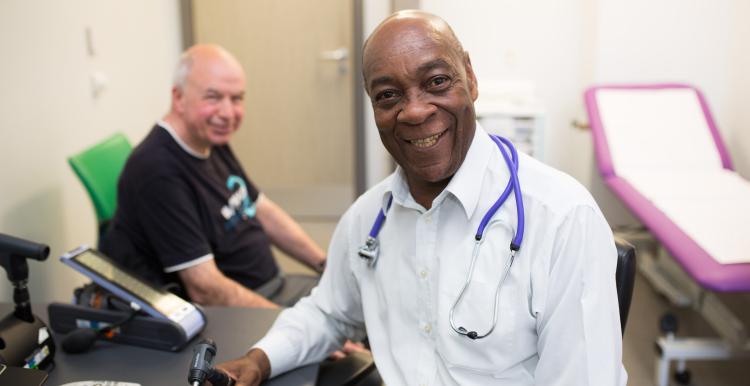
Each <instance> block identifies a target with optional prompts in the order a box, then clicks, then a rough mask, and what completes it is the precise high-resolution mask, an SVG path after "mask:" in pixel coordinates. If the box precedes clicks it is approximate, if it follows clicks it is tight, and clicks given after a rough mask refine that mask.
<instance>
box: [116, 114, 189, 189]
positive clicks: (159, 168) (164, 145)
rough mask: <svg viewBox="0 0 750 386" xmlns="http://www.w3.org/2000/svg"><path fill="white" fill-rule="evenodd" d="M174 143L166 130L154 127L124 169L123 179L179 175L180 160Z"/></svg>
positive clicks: (134, 151)
mask: <svg viewBox="0 0 750 386" xmlns="http://www.w3.org/2000/svg"><path fill="white" fill-rule="evenodd" d="M170 141H172V142H174V141H173V140H172V139H171V138H170V137H169V133H167V132H166V131H165V130H164V129H162V128H161V127H159V126H154V127H153V128H152V129H151V131H150V132H149V133H148V135H146V137H145V138H144V139H143V141H141V143H139V144H138V146H136V147H135V148H134V149H133V152H132V153H131V154H130V156H129V157H128V160H127V162H126V164H125V168H124V169H123V173H122V176H121V179H124V180H126V181H130V180H133V179H136V180H143V179H149V178H159V177H167V176H170V175H177V174H178V171H179V170H180V164H181V162H180V160H179V157H178V154H176V152H175V149H174V145H175V144H173V143H170Z"/></svg>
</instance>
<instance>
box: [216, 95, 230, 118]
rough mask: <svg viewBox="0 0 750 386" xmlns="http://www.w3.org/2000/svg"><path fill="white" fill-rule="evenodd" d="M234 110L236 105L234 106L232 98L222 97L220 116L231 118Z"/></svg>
mask: <svg viewBox="0 0 750 386" xmlns="http://www.w3.org/2000/svg"><path fill="white" fill-rule="evenodd" d="M233 112H234V106H232V100H231V99H230V98H222V99H221V102H220V103H219V116H221V117H222V118H231V117H232V115H233Z"/></svg>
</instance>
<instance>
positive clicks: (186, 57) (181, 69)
mask: <svg viewBox="0 0 750 386" xmlns="http://www.w3.org/2000/svg"><path fill="white" fill-rule="evenodd" d="M217 61H218V62H222V63H224V64H226V65H228V66H231V67H233V68H235V69H237V70H239V71H240V72H243V71H242V66H241V65H240V63H239V61H237V58H235V57H234V55H232V54H231V53H230V52H229V51H227V50H225V49H224V48H223V47H221V46H217V45H215V44H196V45H194V46H192V47H190V48H188V49H187V50H185V52H183V53H182V55H181V56H180V61H179V62H178V63H177V69H176V70H175V74H174V79H173V82H172V85H173V86H174V87H176V88H178V89H183V88H184V87H185V84H186V82H187V80H188V77H189V76H190V73H191V71H192V69H193V67H194V65H195V64H196V63H197V64H198V65H199V66H201V65H205V64H207V63H211V62H217ZM243 73H244V72H243Z"/></svg>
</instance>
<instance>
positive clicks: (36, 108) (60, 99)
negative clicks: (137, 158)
mask: <svg viewBox="0 0 750 386" xmlns="http://www.w3.org/2000/svg"><path fill="white" fill-rule="evenodd" d="M178 11H179V9H178V2H177V1H176V0H173V1H150V0H137V1H136V0H132V1H127V2H122V1H115V0H108V1H97V0H66V1H43V0H5V1H2V3H0V47H2V53H3V54H2V60H0V84H2V89H0V165H2V166H0V232H2V233H7V234H11V235H15V236H18V237H23V238H28V239H31V240H34V241H38V242H43V243H46V244H49V245H50V247H51V250H52V252H51V254H50V257H49V259H48V260H47V261H45V262H43V263H39V262H36V261H33V262H31V263H30V270H31V274H30V276H31V282H30V291H31V297H32V301H36V302H40V301H50V300H60V301H68V300H69V299H70V297H71V294H72V289H73V288H74V287H75V286H76V285H78V284H80V283H81V282H83V277H82V276H81V275H79V274H77V273H75V272H74V271H73V270H71V269H70V268H67V267H65V266H63V265H62V263H60V262H59V261H58V259H57V257H58V256H59V255H60V254H61V253H62V252H64V251H66V250H69V249H72V248H73V247H76V246H78V245H79V244H83V243H88V244H90V245H94V244H95V243H96V232H97V231H96V224H95V223H96V221H95V214H94V211H93V206H92V204H91V203H90V201H89V199H88V195H87V193H86V192H85V190H84V189H83V187H82V185H81V183H80V182H79V181H78V180H77V178H76V177H75V175H74V174H73V173H72V171H71V170H70V168H69V167H68V165H67V163H66V158H67V157H68V156H70V155H72V154H74V153H76V152H78V151H80V150H82V149H84V148H86V147H88V146H90V145H92V144H94V143H96V142H98V141H100V140H101V139H103V138H105V137H107V136H109V135H111V134H112V133H114V132H115V131H122V132H124V133H125V134H126V135H127V136H128V138H129V139H130V140H131V142H132V143H137V142H138V141H140V140H141V138H142V137H143V136H144V135H145V134H146V132H147V130H148V129H149V128H150V125H151V124H152V123H153V122H154V120H155V119H156V118H158V117H160V116H161V115H162V114H163V113H164V112H166V110H167V108H168V106H169V98H170V96H169V89H170V85H171V74H172V70H173V67H174V65H175V63H176V62H177V58H178V55H179V52H180V51H181V47H182V42H181V35H180V17H179V16H180V15H179V12H178ZM87 27H88V28H89V29H90V30H91V37H92V39H91V40H92V42H93V48H94V55H93V56H92V55H89V54H88V53H87V44H86V39H85V30H86V28H87ZM97 71H99V72H101V73H102V74H104V75H105V76H106V77H107V78H108V85H107V88H106V89H105V90H104V91H103V92H102V93H101V94H100V95H99V97H93V96H92V91H91V74H92V73H94V72H97ZM4 276H5V275H4V273H3V277H4ZM11 299H12V297H11V291H10V285H9V284H8V283H7V281H6V280H4V279H0V302H9V301H11Z"/></svg>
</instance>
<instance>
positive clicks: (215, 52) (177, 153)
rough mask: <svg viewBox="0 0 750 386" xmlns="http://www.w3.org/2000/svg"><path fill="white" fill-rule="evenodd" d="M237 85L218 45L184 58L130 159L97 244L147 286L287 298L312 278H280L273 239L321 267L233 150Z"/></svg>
mask: <svg viewBox="0 0 750 386" xmlns="http://www.w3.org/2000/svg"><path fill="white" fill-rule="evenodd" d="M244 92H245V75H244V71H243V70H242V67H241V65H240V64H239V62H237V60H236V59H235V58H234V57H233V56H232V55H231V54H230V53H228V52H227V51H225V50H224V49H222V48H220V47H217V46H211V45H198V46H194V47H192V48H190V49H189V50H187V51H186V52H185V53H184V54H183V55H182V58H181V60H180V63H179V65H178V67H177V72H176V74H175V81H174V86H173V88H172V105H171V109H170V111H169V113H168V114H167V115H166V116H165V117H164V119H163V120H161V121H159V122H158V123H157V124H156V126H154V128H153V129H152V130H151V132H150V133H149V134H148V135H147V136H146V138H145V139H144V140H143V142H141V143H140V144H139V145H138V146H137V147H136V148H135V149H134V150H133V153H132V154H131V156H130V158H129V159H128V161H127V164H126V165H125V168H124V169H123V172H122V175H121V176H120V181H119V185H118V203H117V212H116V214H115V216H114V218H113V220H112V224H111V226H110V229H109V231H108V232H107V234H106V235H105V237H104V239H103V240H102V243H101V249H102V251H103V252H104V253H106V254H107V255H109V256H110V257H112V258H113V259H115V260H116V261H118V262H119V263H121V264H123V265H124V266H125V267H127V268H129V269H130V270H131V271H133V272H134V273H137V274H139V275H141V276H142V277H143V278H145V279H147V280H149V281H151V282H153V283H156V284H160V285H164V284H167V283H172V282H173V283H178V284H179V285H180V286H181V287H182V290H183V291H184V294H185V295H186V296H187V297H189V298H190V299H191V300H193V301H195V302H196V303H199V304H204V305H227V306H251V307H276V305H277V304H281V305H291V304H293V303H294V302H295V301H296V300H297V299H298V298H299V297H301V296H304V295H306V294H307V292H309V290H310V289H311V288H312V287H313V286H314V285H315V284H316V283H317V277H312V276H307V277H299V276H297V277H295V278H294V279H292V278H289V277H287V278H282V277H281V276H280V275H279V268H278V266H277V265H276V262H275V260H274V258H273V256H272V253H271V249H270V245H271V244H272V243H273V244H274V245H276V246H278V247H279V248H280V249H281V250H282V251H284V252H286V253H287V254H289V255H290V256H292V257H294V258H296V259H297V260H299V261H300V262H302V263H304V264H306V265H308V266H310V267H312V268H313V269H316V270H318V271H319V270H320V269H322V267H323V266H324V264H325V254H324V252H323V251H322V250H321V249H320V248H319V247H318V246H317V245H316V244H315V243H314V242H313V241H312V240H311V239H310V237H308V236H307V234H305V232H304V231H303V230H302V228H301V227H300V226H299V225H298V224H297V223H296V222H294V220H292V218H291V217H290V216H289V215H288V214H286V213H285V212H284V211H283V210H282V209H281V208H280V207H278V206H277V205H276V204H274V203H273V202H272V201H271V200H270V199H268V198H267V197H266V196H264V195H263V194H261V193H259V192H258V190H257V189H256V187H255V186H254V185H253V184H252V182H251V181H250V180H249V179H248V178H247V176H246V175H245V173H244V171H243V169H242V167H241V166H240V164H239V162H238V161H237V159H236V158H235V157H234V154H233V153H232V150H231V149H230V147H229V145H228V143H229V140H230V138H231V136H232V134H233V133H234V132H235V131H236V130H237V129H238V128H239V127H240V123H241V120H242V116H243V109H244V107H243V94H244ZM269 299H270V300H269ZM274 301H275V303H274Z"/></svg>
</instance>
